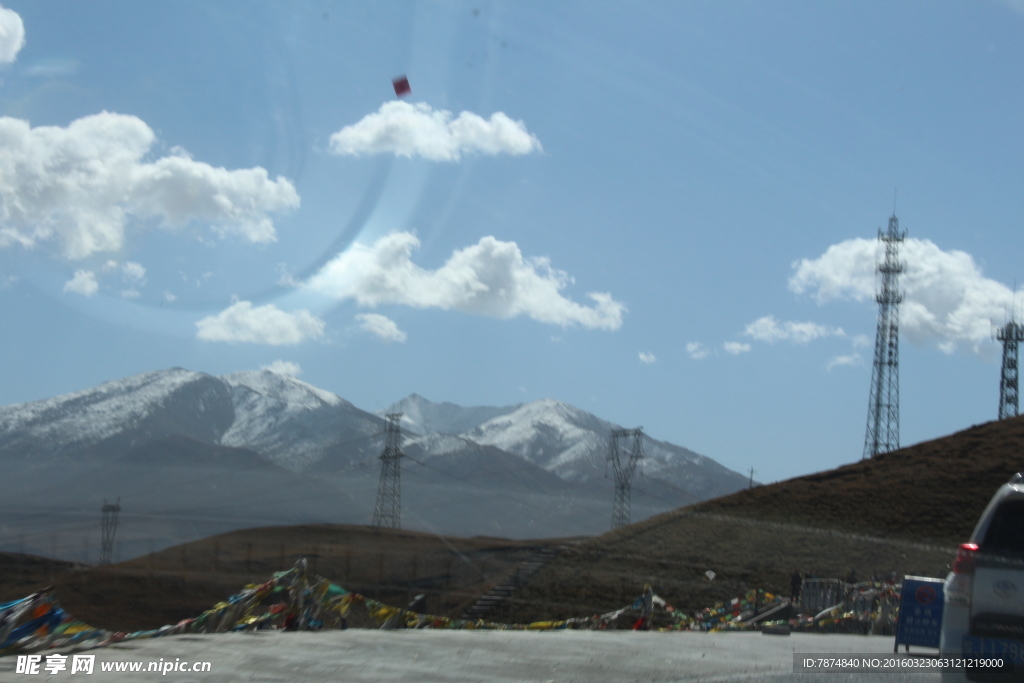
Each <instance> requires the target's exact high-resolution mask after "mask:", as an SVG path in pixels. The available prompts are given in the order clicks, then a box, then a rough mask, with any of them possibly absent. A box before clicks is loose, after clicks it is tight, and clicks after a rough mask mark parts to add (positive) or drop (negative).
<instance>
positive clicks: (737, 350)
mask: <svg viewBox="0 0 1024 683" xmlns="http://www.w3.org/2000/svg"><path fill="white" fill-rule="evenodd" d="M722 348H723V349H725V352H726V353H731V354H732V355H734V356H738V355H740V354H741V353H748V352H749V351H750V344H744V343H743V342H734V341H733V342H725V343H724V344H722Z"/></svg>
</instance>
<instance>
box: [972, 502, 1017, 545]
mask: <svg viewBox="0 0 1024 683" xmlns="http://www.w3.org/2000/svg"><path fill="white" fill-rule="evenodd" d="M981 549H982V550H983V551H984V552H986V553H990V552H991V553H1008V554H1013V555H1024V500H1007V501H1004V502H1003V503H1002V504H1001V505H1000V506H999V507H997V508H996V512H995V515H993V516H992V523H991V524H989V527H988V532H987V533H986V534H985V540H984V542H982V544H981Z"/></svg>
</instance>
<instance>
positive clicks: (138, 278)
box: [121, 261, 146, 285]
mask: <svg viewBox="0 0 1024 683" xmlns="http://www.w3.org/2000/svg"><path fill="white" fill-rule="evenodd" d="M121 272H122V274H123V275H124V279H125V280H126V281H127V282H131V283H133V284H139V285H142V284H145V283H146V268H145V267H144V266H143V265H142V264H141V263H136V262H135V261H126V262H125V263H124V265H122V266H121Z"/></svg>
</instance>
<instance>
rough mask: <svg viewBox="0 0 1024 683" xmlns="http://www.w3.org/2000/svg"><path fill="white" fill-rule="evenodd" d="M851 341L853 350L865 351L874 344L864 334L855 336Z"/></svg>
mask: <svg viewBox="0 0 1024 683" xmlns="http://www.w3.org/2000/svg"><path fill="white" fill-rule="evenodd" d="M851 341H852V342H853V348H855V349H866V348H868V347H869V346H871V345H872V344H873V343H874V342H873V341H872V339H871V337H869V336H867V335H866V334H858V335H855V336H854V337H853V339H852V340H851Z"/></svg>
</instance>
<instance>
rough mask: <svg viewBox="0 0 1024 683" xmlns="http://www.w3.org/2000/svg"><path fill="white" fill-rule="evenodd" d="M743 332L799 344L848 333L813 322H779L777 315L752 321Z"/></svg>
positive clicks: (770, 341)
mask: <svg viewBox="0 0 1024 683" xmlns="http://www.w3.org/2000/svg"><path fill="white" fill-rule="evenodd" d="M743 334H745V335H747V336H748V337H753V338H754V339H756V340H758V341H763V342H768V343H769V344H773V343H775V342H777V341H781V340H788V341H793V342H796V343H797V344H807V343H808V342H811V341H813V340H815V339H818V338H819V337H845V336H846V333H845V332H843V330H842V328H839V327H828V326H826V325H819V324H818V323H812V322H802V323H799V322H793V321H791V320H786V321H783V322H779V321H778V320H776V319H775V316H772V315H766V316H764V317H762V318H758V319H757V320H755V321H754V322H752V323H750V324H749V325H747V326H746V328H745V329H744V330H743Z"/></svg>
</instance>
